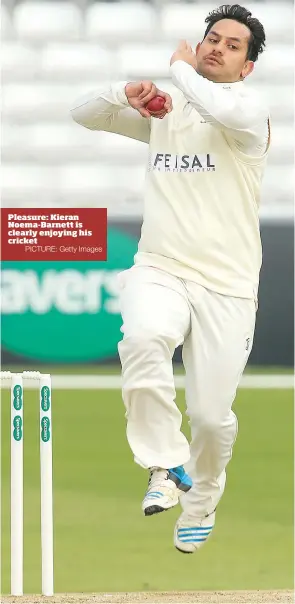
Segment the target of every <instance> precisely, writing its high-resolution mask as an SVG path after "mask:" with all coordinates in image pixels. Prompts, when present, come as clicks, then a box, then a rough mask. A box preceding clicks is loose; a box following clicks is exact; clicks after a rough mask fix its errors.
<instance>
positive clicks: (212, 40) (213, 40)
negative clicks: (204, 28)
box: [209, 38, 217, 42]
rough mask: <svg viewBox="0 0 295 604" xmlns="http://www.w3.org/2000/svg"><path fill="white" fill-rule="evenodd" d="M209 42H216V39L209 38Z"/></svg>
mask: <svg viewBox="0 0 295 604" xmlns="http://www.w3.org/2000/svg"><path fill="white" fill-rule="evenodd" d="M209 42H217V40H215V38H209Z"/></svg>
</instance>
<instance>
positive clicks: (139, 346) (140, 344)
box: [118, 330, 174, 364]
mask: <svg viewBox="0 0 295 604" xmlns="http://www.w3.org/2000/svg"><path fill="white" fill-rule="evenodd" d="M118 350H119V355H120V358H121V361H122V362H124V361H128V359H130V358H132V359H137V360H138V362H140V363H142V362H146V363H153V364H157V363H159V362H160V361H162V360H163V359H164V358H166V357H167V355H169V356H171V357H172V355H173V352H174V347H173V343H172V340H171V338H169V336H168V335H165V334H160V333H156V332H154V331H145V330H142V331H141V332H140V333H139V332H137V333H135V334H133V335H130V336H127V337H125V338H124V339H123V340H122V341H121V342H119V345H118Z"/></svg>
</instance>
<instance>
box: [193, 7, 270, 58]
mask: <svg viewBox="0 0 295 604" xmlns="http://www.w3.org/2000/svg"><path fill="white" fill-rule="evenodd" d="M221 19H233V20H234V21H238V22H239V23H243V25H246V26H247V27H248V28H249V29H250V32H251V36H250V40H249V46H248V53H247V60H249V61H257V59H258V55H259V54H261V53H262V52H263V51H264V47H265V31H264V27H263V25H262V24H261V23H260V21H258V19H255V18H254V17H252V13H251V12H250V11H249V10H248V9H247V8H244V7H243V6H240V5H239V4H223V5H222V6H219V8H217V9H216V10H214V11H212V12H211V13H209V15H208V17H206V19H205V23H208V26H207V29H206V31H205V35H204V38H206V36H207V34H208V32H209V31H210V29H211V28H212V26H213V25H214V23H217V21H221Z"/></svg>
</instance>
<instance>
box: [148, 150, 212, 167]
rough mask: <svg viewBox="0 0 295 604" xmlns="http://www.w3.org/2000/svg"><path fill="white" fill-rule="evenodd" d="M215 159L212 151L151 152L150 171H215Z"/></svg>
mask: <svg viewBox="0 0 295 604" xmlns="http://www.w3.org/2000/svg"><path fill="white" fill-rule="evenodd" d="M215 168H216V165H215V160H214V157H213V156H212V155H211V153H200V154H198V155H178V154H174V153H151V154H150V156H149V163H148V171H149V172H215Z"/></svg>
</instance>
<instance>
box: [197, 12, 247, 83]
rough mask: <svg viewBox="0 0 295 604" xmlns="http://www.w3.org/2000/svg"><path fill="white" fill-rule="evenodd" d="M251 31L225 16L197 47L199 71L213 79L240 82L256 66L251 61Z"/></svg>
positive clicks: (215, 80) (214, 80)
mask: <svg viewBox="0 0 295 604" xmlns="http://www.w3.org/2000/svg"><path fill="white" fill-rule="evenodd" d="M250 35H251V33H250V30H249V29H248V27H246V25H243V24H242V23H239V22H238V21H234V20H233V19H221V20H220V21H217V23H215V25H213V27H212V29H211V30H210V31H209V32H208V34H207V36H206V38H205V39H204V40H203V42H202V43H201V44H198V46H197V48H196V55H197V71H198V73H200V74H201V75H202V76H204V77H205V78H207V79H208V80H212V81H213V82H237V81H239V80H241V79H243V78H245V77H246V76H247V75H249V73H251V71H252V70H253V68H254V63H253V62H252V61H247V52H248V43H249V39H250Z"/></svg>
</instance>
